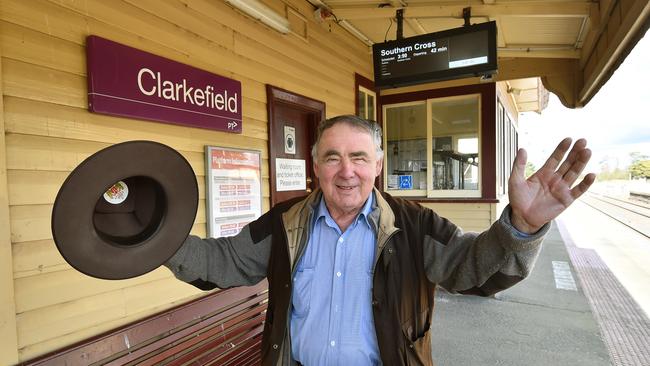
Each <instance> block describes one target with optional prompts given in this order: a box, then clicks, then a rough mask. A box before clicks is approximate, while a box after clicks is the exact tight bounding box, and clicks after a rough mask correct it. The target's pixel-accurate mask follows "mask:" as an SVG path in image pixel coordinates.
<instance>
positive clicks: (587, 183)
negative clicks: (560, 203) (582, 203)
mask: <svg viewBox="0 0 650 366" xmlns="http://www.w3.org/2000/svg"><path fill="white" fill-rule="evenodd" d="M595 180H596V174H594V173H589V174H587V175H586V176H585V177H584V179H582V181H581V182H580V183H579V184H578V185H577V186H575V187H573V188H572V189H571V196H572V197H573V199H574V200H576V199H578V197H580V196H582V194H583V193H585V192H587V190H588V189H589V187H591V185H592V184H593V183H594V181H595Z"/></svg>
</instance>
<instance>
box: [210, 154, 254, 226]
mask: <svg viewBox="0 0 650 366" xmlns="http://www.w3.org/2000/svg"><path fill="white" fill-rule="evenodd" d="M206 160H207V161H206V167H207V170H208V171H207V174H206V185H207V189H208V197H207V199H206V201H207V206H208V207H207V210H208V236H209V237H212V238H218V237H222V236H233V235H236V234H237V233H239V232H240V231H241V229H242V228H243V227H244V226H246V224H248V223H249V222H251V221H253V220H255V219H257V218H258V217H260V215H261V214H262V185H261V159H260V153H259V152H257V151H252V150H238V149H227V148H220V147H214V146H207V147H206Z"/></svg>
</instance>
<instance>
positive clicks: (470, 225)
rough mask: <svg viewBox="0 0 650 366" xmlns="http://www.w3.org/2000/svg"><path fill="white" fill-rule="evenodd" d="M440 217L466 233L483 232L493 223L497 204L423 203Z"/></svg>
mask: <svg viewBox="0 0 650 366" xmlns="http://www.w3.org/2000/svg"><path fill="white" fill-rule="evenodd" d="M420 204H421V205H422V206H425V207H429V208H431V209H432V210H434V211H435V212H436V213H437V214H438V215H440V216H442V217H445V218H447V219H449V220H450V221H451V222H453V223H454V224H456V225H458V226H459V227H460V228H462V229H463V230H464V231H476V232H481V231H483V230H485V229H487V228H488V227H490V225H491V224H492V222H493V216H494V213H493V212H494V210H495V207H494V206H495V204H493V203H437V202H435V203H429V202H421V203H420Z"/></svg>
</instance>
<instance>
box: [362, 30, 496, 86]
mask: <svg viewBox="0 0 650 366" xmlns="http://www.w3.org/2000/svg"><path fill="white" fill-rule="evenodd" d="M496 39H497V27H496V22H494V21H492V22H487V23H481V24H474V25H470V26H465V27H461V28H454V29H449V30H444V31H441V32H436V33H429V34H424V35H421V36H415V37H409V38H404V39H401V40H395V41H389V42H384V43H377V44H375V45H373V46H372V56H373V62H374V69H375V86H376V87H378V88H387V87H398V86H405V85H413V84H421V83H427V82H431V81H440V80H449V79H457V78H462V77H468V76H479V75H486V74H493V73H495V72H496V70H497V50H496V43H497V41H496Z"/></svg>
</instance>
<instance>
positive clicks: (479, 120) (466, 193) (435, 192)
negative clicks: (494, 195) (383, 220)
mask: <svg viewBox="0 0 650 366" xmlns="http://www.w3.org/2000/svg"><path fill="white" fill-rule="evenodd" d="M469 98H475V100H476V103H477V116H476V135H474V134H471V133H467V134H462V138H467V137H477V138H478V154H479V156H478V158H479V164H482V160H483V157H482V155H483V128H482V126H483V116H482V103H483V101H482V99H483V96H482V94H481V93H480V92H474V93H466V94H458V95H450V96H440V97H432V98H427V99H423V100H414V101H408V102H400V103H391V104H382V121H383V123H382V125H383V126H382V128H383V130H384V134H383V135H384V136H383V146H385V149H386V150H387V149H388V132H387V131H388V118H387V110H388V109H391V108H399V107H406V106H412V105H422V104H424V105H425V107H426V121H425V122H424V123H426V139H427V144H426V145H427V147H426V149H427V154H426V156H427V174H426V184H427V188H426V189H425V190H423V189H409V190H400V189H389V188H388V162H387V159H388V157H389V154H390V153H391V152H389V151H386V152H385V153H384V169H383V186H382V189H383V190H384V191H385V192H387V193H390V194H391V195H393V196H397V197H400V196H401V197H414V198H432V199H436V198H443V199H448V198H481V197H482V196H483V179H484V177H483V169H482V168H481V167H480V165H479V169H478V186H477V188H476V189H451V190H448V189H433V174H431V172H433V132H434V131H433V123H432V113H433V112H432V110H433V108H432V105H433V104H432V103H433V102H448V101H453V100H460V99H469ZM459 136H461V135H454V136H453V138H452V145H453V146H456V145H457V144H458V138H459ZM460 179H463V178H462V177H461V178H460Z"/></svg>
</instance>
